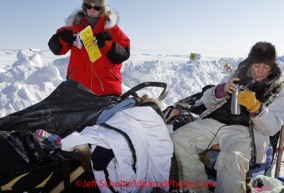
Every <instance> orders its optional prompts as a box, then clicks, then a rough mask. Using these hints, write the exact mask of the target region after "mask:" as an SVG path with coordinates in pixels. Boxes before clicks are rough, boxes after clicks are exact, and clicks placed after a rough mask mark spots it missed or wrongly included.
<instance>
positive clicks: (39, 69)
mask: <svg viewBox="0 0 284 193" xmlns="http://www.w3.org/2000/svg"><path fill="white" fill-rule="evenodd" d="M243 59H244V58H226V57H223V58H212V57H206V58H203V57H202V56H201V59H200V60H198V61H190V60H189V56H187V55H149V54H139V55H132V56H131V57H130V59H129V60H128V61H126V62H125V63H124V65H123V68H122V74H123V90H124V92H125V91H127V90H128V89H130V88H132V87H134V86H136V85H138V84H139V83H143V82H149V81H156V82H164V83H167V85H168V87H169V93H168V95H167V97H166V98H165V99H164V101H163V105H164V108H166V107H167V106H169V105H172V104H173V103H174V102H176V101H178V100H179V99H182V98H185V97H187V96H189V95H192V94H194V93H197V92H200V91H201V89H202V87H203V86H206V85H208V84H218V83H219V82H220V80H221V79H222V78H223V77H224V76H225V74H224V73H223V66H224V65H225V63H226V62H228V63H230V65H231V66H232V67H233V68H235V67H236V66H237V65H238V64H239V63H240V62H241V61H242V60H243ZM68 60H69V55H68V54H66V55H64V56H55V55H53V54H52V53H51V52H50V51H41V50H38V49H26V50H1V51H0V91H1V92H0V117H3V116H5V115H8V114H10V113H13V112H16V111H19V110H21V109H24V108H26V107H28V106H30V105H32V104H35V103H37V102H39V101H41V100H43V99H44V98H45V97H47V96H48V95H49V94H50V93H51V92H52V91H53V90H54V89H55V88H56V87H57V86H58V85H59V84H60V83H61V82H62V81H64V80H65V74H66V68H67V63H68ZM277 61H278V64H279V65H280V67H281V69H282V70H284V56H282V57H278V60H277ZM141 92H145V93H147V94H148V95H150V96H154V97H155V96H156V97H157V96H159V94H160V93H161V89H159V88H151V89H145V91H141ZM280 174H281V176H283V175H284V167H282V169H281V172H280ZM282 174H283V175H282Z"/></svg>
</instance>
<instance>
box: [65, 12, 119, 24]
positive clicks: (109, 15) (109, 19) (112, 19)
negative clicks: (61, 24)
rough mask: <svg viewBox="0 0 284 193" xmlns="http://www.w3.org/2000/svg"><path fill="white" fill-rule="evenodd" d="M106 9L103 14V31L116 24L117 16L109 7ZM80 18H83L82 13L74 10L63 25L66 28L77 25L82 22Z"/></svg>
mask: <svg viewBox="0 0 284 193" xmlns="http://www.w3.org/2000/svg"><path fill="white" fill-rule="evenodd" d="M106 9H107V10H106V12H105V14H104V15H105V17H106V19H105V29H110V28H113V27H114V26H116V25H117V24H118V15H117V13H116V12H115V11H114V10H113V9H111V8H109V7H106ZM82 17H85V14H84V12H83V11H82V10H76V11H75V12H74V13H73V14H71V15H70V16H69V17H68V18H67V19H66V22H65V24H66V26H72V25H78V24H80V23H81V22H82Z"/></svg>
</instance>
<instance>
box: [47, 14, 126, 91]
mask: <svg viewBox="0 0 284 193" xmlns="http://www.w3.org/2000/svg"><path fill="white" fill-rule="evenodd" d="M74 18H75V19H74V21H73V25H71V26H65V27H62V28H60V29H58V30H57V33H56V34H54V35H53V36H52V38H51V39H50V41H49V43H48V45H49V48H50V50H51V51H52V52H53V53H54V54H56V55H63V54H66V53H67V52H68V51H69V50H71V54H70V60H69V64H68V68H67V75H66V78H67V79H73V80H76V81H78V82H80V83H81V84H82V85H84V86H85V87H87V88H88V89H89V90H91V91H92V92H93V93H95V94H97V95H99V96H100V95H109V94H114V95H121V94H122V88H121V84H122V76H121V72H120V70H121V66H122V62H124V61H125V60H127V59H128V58H129V55H130V54H129V49H130V40H129V38H128V37H127V36H126V35H125V34H124V33H123V32H122V31H121V29H120V28H119V27H118V26H117V21H118V17H117V15H116V13H115V12H114V11H112V10H110V12H109V14H108V16H106V15H102V16H101V18H100V19H99V21H98V23H97V24H96V25H95V27H94V28H93V34H97V33H99V32H103V31H108V32H110V33H111V35H112V40H110V41H107V42H106V45H105V46H104V47H102V48H100V52H101V54H102V56H101V57H100V58H99V59H98V60H96V61H94V62H91V61H90V58H89V56H88V54H87V51H86V49H85V48H84V46H83V47H82V48H81V49H79V48H77V47H75V46H73V45H69V44H68V43H66V42H64V41H63V40H62V39H61V38H60V37H59V35H58V32H60V31H62V30H64V29H66V28H67V29H70V30H72V31H74V33H78V32H80V31H82V30H83V29H85V28H86V27H87V26H88V25H89V24H88V21H87V19H86V18H85V16H84V14H83V13H82V12H78V13H77V14H76V15H75V17H74ZM78 18H79V19H78Z"/></svg>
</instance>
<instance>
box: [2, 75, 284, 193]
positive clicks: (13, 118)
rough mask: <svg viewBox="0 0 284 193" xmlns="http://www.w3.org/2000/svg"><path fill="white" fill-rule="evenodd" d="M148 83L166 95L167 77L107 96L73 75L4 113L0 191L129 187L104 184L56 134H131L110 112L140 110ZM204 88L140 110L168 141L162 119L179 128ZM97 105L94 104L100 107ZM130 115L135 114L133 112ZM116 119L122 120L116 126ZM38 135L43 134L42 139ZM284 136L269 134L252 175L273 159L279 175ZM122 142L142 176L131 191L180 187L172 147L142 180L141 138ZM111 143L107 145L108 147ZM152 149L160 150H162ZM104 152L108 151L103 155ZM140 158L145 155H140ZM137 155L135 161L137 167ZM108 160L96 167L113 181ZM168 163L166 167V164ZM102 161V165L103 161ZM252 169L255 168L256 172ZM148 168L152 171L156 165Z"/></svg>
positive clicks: (196, 110)
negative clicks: (36, 98)
mask: <svg viewBox="0 0 284 193" xmlns="http://www.w3.org/2000/svg"><path fill="white" fill-rule="evenodd" d="M210 86H212V85H208V86H206V87H204V88H203V90H202V92H204V91H205V90H206V89H207V88H208V87H210ZM145 87H160V88H162V91H161V94H160V96H158V97H157V99H158V101H162V100H163V99H164V98H165V97H166V95H167V93H168V88H167V85H166V84H165V83H159V82H145V83H142V84H140V85H138V86H136V87H134V88H132V89H130V90H129V91H128V92H126V93H124V94H123V95H122V97H121V98H117V97H114V96H106V97H105V98H104V97H103V98H99V99H98V98H97V97H96V96H95V95H93V94H92V93H91V92H89V91H88V90H87V89H85V88H84V87H82V86H81V85H80V84H78V83H77V82H74V81H70V80H69V81H66V82H63V83H62V84H61V85H59V87H58V88H57V89H56V90H55V91H54V92H53V93H51V95H50V96H48V97H47V98H46V99H45V100H43V101H42V102H40V103H37V104H35V105H33V106H31V107H28V108H27V109H24V110H22V111H19V112H16V113H13V114H11V115H8V116H6V117H3V118H1V119H0V152H1V153H0V154H1V155H0V160H1V161H0V162H1V171H0V188H1V189H0V192H24V191H26V192H53V193H57V192H68V193H69V192H120V190H121V189H120V188H121V186H123V185H124V186H126V188H129V187H127V186H128V185H127V184H125V182H126V180H125V181H121V184H118V185H117V184H111V183H106V184H104V183H101V184H100V183H99V182H98V181H97V179H95V178H94V175H93V173H92V172H87V171H85V170H84V169H83V168H82V166H81V162H80V161H79V160H80V159H79V157H78V156H77V155H76V154H74V153H73V152H72V151H71V152H67V151H62V149H61V148H56V144H57V142H58V140H61V139H62V138H63V139H66V137H68V136H70V135H71V134H72V133H74V132H75V133H76V132H81V131H84V129H85V128H88V129H87V130H85V132H88V131H90V130H92V131H93V130H96V129H100V130H102V132H106V133H107V134H108V135H113V138H115V139H118V138H119V139H120V140H121V141H123V139H124V138H125V139H126V138H127V135H124V134H122V133H119V132H120V131H118V130H121V129H120V128H121V127H122V128H123V126H121V125H122V122H123V121H125V120H123V119H122V117H119V118H112V116H113V115H118V116H119V115H121V113H117V112H121V111H124V113H125V114H127V116H129V117H131V116H133V115H137V112H140V111H139V110H138V111H131V110H133V107H134V106H135V105H136V100H138V101H139V99H140V98H141V97H140V96H139V94H137V92H138V91H139V90H141V89H143V88H145ZM202 92H201V93H197V94H195V95H192V96H190V97H187V98H185V99H182V100H180V101H179V102H177V104H178V105H177V106H172V107H170V108H167V109H165V110H164V111H163V112H162V111H161V110H160V109H159V108H158V106H157V104H155V103H153V101H148V102H145V103H144V104H141V106H145V107H146V108H150V109H151V110H149V109H148V110H146V111H143V113H142V114H140V115H139V116H141V117H142V116H144V115H145V112H146V114H147V113H148V114H149V115H150V116H152V118H154V119H153V123H155V124H157V123H158V124H160V125H161V128H163V129H164V130H163V133H164V135H165V137H164V138H162V139H160V140H161V142H163V141H165V139H167V140H169V136H167V135H166V132H167V131H166V130H165V125H166V124H165V122H163V121H166V123H168V124H170V125H172V126H173V128H174V130H175V129H177V128H178V127H180V126H181V125H183V124H186V123H188V122H191V121H193V120H195V119H196V118H197V117H198V114H200V113H201V112H202V111H203V108H204V107H203V106H202V104H199V103H198V99H199V98H200V97H201V95H202ZM74 101H76V103H74ZM150 106H151V107H150ZM137 108H138V107H137ZM94 109H96V111H95V110H94ZM153 110H154V111H153ZM174 110H176V111H178V113H173V111H174ZM170 111H171V112H170ZM140 113H141V112H140ZM171 113H173V114H174V115H175V116H173V117H171V119H169V117H168V116H167V115H170V114H171ZM163 118H165V119H166V120H164V119H163ZM136 119H137V117H136ZM51 120H52V121H51ZM131 120H132V121H133V120H135V117H133V119H131ZM155 120H159V121H155ZM117 122H120V123H117ZM145 122H146V120H145ZM98 123H100V124H101V128H96V129H95V128H91V127H90V126H94V125H98ZM143 123H144V122H143ZM117 124H118V125H120V126H117ZM155 124H154V125H155ZM162 125H163V126H162ZM109 127H110V128H109ZM113 127H114V128H113ZM117 127H120V128H117ZM151 127H152V126H151ZM157 128H160V127H157ZM122 130H123V129H122ZM40 131H44V132H46V133H45V134H46V136H47V135H48V137H50V138H52V140H49V141H48V140H47V139H48V137H45V138H43V136H44V132H42V133H41V135H38V134H39V133H40ZM125 132H129V131H128V130H127V128H126V130H124V133H125ZM157 132H158V130H154V131H153V132H152V133H149V136H154V138H152V141H151V142H154V141H155V140H157V139H158V138H159V135H157ZM50 134H52V135H50ZM96 135H97V136H98V135H99V134H97V133H96ZM56 136H57V137H59V139H58V138H56ZM39 137H42V138H40V139H39ZM283 139H284V132H283V128H282V129H281V131H280V132H279V133H278V134H276V135H275V136H272V137H271V148H270V150H271V152H268V153H271V156H270V157H271V159H268V162H267V163H266V165H263V166H260V165H257V166H253V165H252V166H251V168H252V170H250V172H251V174H250V175H251V176H253V174H254V172H257V173H258V174H265V175H268V176H269V175H270V173H269V172H271V170H272V168H273V166H274V165H276V169H275V175H274V176H275V177H278V176H279V174H280V167H281V158H282V150H283V148H282V147H283ZM56 140H57V141H56ZM72 140H73V139H71V142H72ZM84 140H85V138H84ZM167 140H166V142H167V143H164V145H166V146H170V143H169V141H167ZM123 142H124V145H125V146H127V147H128V154H129V155H128V156H129V157H128V158H129V159H130V160H131V161H130V162H129V163H130V164H129V166H130V167H131V168H130V169H129V168H128V171H130V172H132V173H133V171H134V173H135V172H138V173H139V178H137V179H136V180H135V182H136V184H134V186H133V187H132V188H134V189H133V190H134V191H133V192H139V191H141V190H143V189H145V188H144V187H145V186H146V185H148V186H149V187H148V188H147V190H146V191H145V190H143V191H144V192H149V191H152V192H156V193H157V192H177V189H178V188H179V187H178V186H177V184H178V169H177V163H176V160H175V157H174V156H173V155H174V154H171V151H170V150H169V149H170V148H169V149H168V150H167V152H166V157H165V158H166V161H165V162H161V160H160V159H158V156H157V160H155V156H154V157H151V159H154V161H157V162H160V164H162V166H163V167H161V168H159V167H158V168H159V169H160V171H155V174H156V176H155V175H152V178H151V177H149V178H148V181H147V182H149V183H147V184H146V181H144V179H145V178H142V177H141V176H143V175H142V173H143V172H144V173H145V171H143V168H146V167H147V166H145V165H144V166H143V167H140V168H139V166H140V165H139V164H142V163H143V161H141V160H143V154H141V153H140V154H139V152H140V151H139V152H138V154H137V155H136V158H135V156H133V155H134V154H135V153H134V152H135V150H133V151H129V149H134V146H138V145H137V144H138V143H140V142H139V141H137V144H135V143H134V144H131V139H130V141H129V140H128V141H127V140H126V141H123ZM149 143H150V142H149ZM54 144H55V145H54ZM97 144H99V143H97ZM97 144H96V145H97ZM161 144H163V143H161ZM100 145H101V146H103V147H105V148H106V144H103V143H101V144H100ZM155 145H156V146H158V145H159V144H155V143H153V144H152V146H151V147H149V148H150V149H151V148H155ZM125 146H123V147H125ZM123 147H121V148H120V147H117V149H118V150H120V149H122V148H123ZM163 147H164V146H160V148H163ZM108 148H110V147H108ZM108 148H106V149H107V150H109V149H108ZM112 148H116V147H115V144H113V146H112ZM71 149H72V148H71ZM92 150H95V147H93V149H92ZM148 150H149V149H148ZM98 151H99V152H101V151H100V149H98ZM141 151H142V152H143V149H141ZM144 151H145V149H144ZM159 151H163V150H159ZM210 152H211V153H212V155H211V156H212V157H211V158H210V160H212V161H211V162H210V163H209V164H208V163H207V167H206V168H207V172H208V175H209V176H210V177H211V179H212V180H215V179H214V177H215V172H216V171H214V169H212V165H214V156H215V157H216V153H218V152H217V151H215V150H210ZM114 153H115V154H117V152H113V154H114ZM152 153H153V154H157V153H158V152H152ZM97 155H101V158H102V160H105V159H108V160H109V159H110V158H111V159H112V158H113V157H111V156H109V155H111V154H97ZM104 155H107V156H106V157H104ZM157 155H159V154H157ZM269 155H270V154H269ZM160 156H162V155H160ZM137 157H138V160H137ZM104 158H105V159H104ZM139 159H141V160H140V161H139ZM135 161H136V165H137V167H135ZM121 162H123V161H121ZM102 163H105V162H102ZM108 164H109V165H111V166H112V170H110V172H112V173H106V172H102V170H96V172H97V173H96V174H97V175H96V176H99V177H98V178H100V179H101V180H102V179H105V178H106V177H110V178H111V179H109V181H108V182H112V181H115V180H117V179H118V178H112V177H113V176H115V170H114V168H115V167H114V162H108ZM155 164H157V165H156V166H159V164H158V163H154V165H155ZM210 164H211V165H210ZM165 165H166V169H165V167H164V166H165ZM99 166H101V165H100V164H99ZM162 168H163V169H162ZM253 169H254V170H255V171H254V172H253ZM147 172H149V173H151V172H153V171H147ZM157 176H159V177H160V178H158V177H157ZM161 176H162V177H161ZM166 179H167V180H166ZM150 181H152V182H159V183H160V184H158V183H156V184H154V183H152V184H151V183H150ZM166 181H167V184H166V185H165V186H163V184H162V183H163V182H166ZM102 182H103V181H102ZM99 184H100V185H101V186H105V187H106V189H100V188H101V187H99ZM115 186H117V187H115ZM161 186H162V188H161ZM128 190H129V189H128ZM211 190H212V191H213V190H214V188H213V187H212V188H211ZM143 191H141V192H143ZM186 191H188V192H190V190H185V192H186ZM179 192H180V191H179Z"/></svg>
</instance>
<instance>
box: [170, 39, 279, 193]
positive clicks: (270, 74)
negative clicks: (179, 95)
mask: <svg viewBox="0 0 284 193" xmlns="http://www.w3.org/2000/svg"><path fill="white" fill-rule="evenodd" d="M229 79H230V80H229V81H228V82H226V83H220V84H219V85H217V86H215V87H212V88H210V89H208V90H206V91H205V92H204V94H203V96H202V98H201V100H202V102H203V103H204V105H205V107H206V108H207V110H206V111H205V112H204V113H203V114H202V115H201V116H200V118H199V119H197V120H195V121H193V122H191V123H188V124H186V125H184V126H183V127H181V128H179V129H177V130H176V131H175V132H174V133H173V134H172V139H173V142H174V147H175V155H176V158H177V163H178V168H179V180H180V182H184V183H183V186H184V187H188V186H189V184H192V182H196V184H198V182H206V181H207V180H208V179H207V174H206V172H205V168H204V165H203V163H202V162H201V161H200V160H199V153H201V152H203V151H206V150H208V149H210V148H211V147H212V146H213V145H215V144H219V148H220V153H219V155H218V158H217V161H216V164H215V169H216V171H217V186H216V189H215V192H217V193H223V192H236V193H241V192H246V182H245V178H246V173H247V172H248V170H249V163H250V161H251V160H253V161H255V163H264V162H265V161H266V151H267V149H268V145H269V136H273V135H275V134H276V133H277V132H278V131H279V130H280V129H281V126H282V125H283V122H284V111H283V108H284V92H283V83H282V80H281V69H280V68H279V66H278V64H277V63H276V51H275V47H274V46H273V45H272V44H270V43H267V42H258V43H256V44H255V45H254V46H253V47H252V49H251V51H250V53H249V55H248V57H247V59H245V60H244V61H243V62H241V63H240V64H239V66H238V68H237V70H236V71H235V73H234V74H232V75H231V76H230V78H229ZM235 81H239V85H241V86H243V87H245V90H243V91H240V92H239V94H238V95H237V99H238V103H239V104H240V105H241V113H240V115H233V114H231V108H230V106H231V105H230V103H231V96H232V93H233V92H235V91H237V89H238V85H237V84H236V83H234V82H235ZM187 182H189V183H187ZM199 184H200V183H199ZM194 190H195V191H196V192H208V189H207V188H206V187H204V186H197V187H196V189H194Z"/></svg>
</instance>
